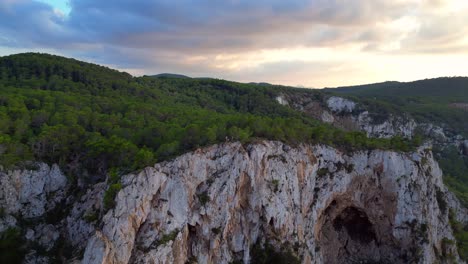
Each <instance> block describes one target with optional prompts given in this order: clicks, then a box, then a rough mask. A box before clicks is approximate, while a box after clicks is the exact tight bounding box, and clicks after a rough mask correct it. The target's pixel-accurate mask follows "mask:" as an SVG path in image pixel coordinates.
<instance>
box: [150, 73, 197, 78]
mask: <svg viewBox="0 0 468 264" xmlns="http://www.w3.org/2000/svg"><path fill="white" fill-rule="evenodd" d="M150 77H154V78H179V79H190V77H188V76H185V75H182V74H176V73H160V74H156V75H151V76H150Z"/></svg>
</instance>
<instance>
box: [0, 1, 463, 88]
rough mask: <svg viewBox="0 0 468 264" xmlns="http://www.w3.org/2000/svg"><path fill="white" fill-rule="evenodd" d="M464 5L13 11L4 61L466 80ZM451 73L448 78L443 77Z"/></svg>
mask: <svg viewBox="0 0 468 264" xmlns="http://www.w3.org/2000/svg"><path fill="white" fill-rule="evenodd" d="M467 36H468V1H465V0H395V1H384V0H374V1H364V0H362V1H358V0H314V1H310V0H292V1H282V0H281V1H280V0H273V1H266V0H265V1H264V0H260V1H247V0H238V1H215V2H214V1H211V0H200V1H197V3H194V2H193V1H189V0H176V1H174V0H173V1H167V0H158V1H150V0H141V1H131V0H117V1H103V0H70V1H62V0H60V1H59V0H40V1H34V0H5V1H2V2H1V3H0V55H2V54H11V53H15V52H22V51H28V50H32V51H44V52H51V53H56V54H60V55H66V56H71V57H76V58H79V59H83V60H86V61H92V62H96V63H100V64H104V65H106V66H110V67H115V68H118V69H121V70H125V71H128V72H130V73H132V74H134V75H143V74H155V73H159V72H175V73H182V74H186V75H190V76H203V77H206V76H210V77H216V78H225V79H231V80H237V81H245V82H250V81H255V82H272V83H280V84H286V85H304V86H308V87H324V86H337V85H349V84H359V83H369V82H376V81H385V80H401V81H409V80H415V79H420V78H430V77H438V76H454V75H468V37H467ZM441 66H443V67H441Z"/></svg>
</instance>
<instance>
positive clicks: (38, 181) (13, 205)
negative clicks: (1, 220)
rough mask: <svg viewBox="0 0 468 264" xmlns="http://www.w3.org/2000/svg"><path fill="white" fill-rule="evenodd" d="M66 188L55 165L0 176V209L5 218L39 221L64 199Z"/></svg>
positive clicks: (63, 179) (2, 173)
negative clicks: (7, 216)
mask: <svg viewBox="0 0 468 264" xmlns="http://www.w3.org/2000/svg"><path fill="white" fill-rule="evenodd" d="M66 185H67V178H66V177H65V175H63V174H62V173H61V171H60V169H59V167H58V166H57V165H53V166H52V167H49V166H48V165H47V164H44V163H38V164H37V169H36V170H14V171H8V172H0V207H1V208H3V210H4V212H5V213H6V214H8V215H20V216H21V217H23V218H26V219H28V218H35V217H40V216H42V215H43V214H44V213H45V212H46V211H47V210H51V209H53V208H54V207H55V205H56V203H57V202H58V201H59V200H61V199H63V198H64V193H65V187H66Z"/></svg>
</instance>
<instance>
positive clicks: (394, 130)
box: [353, 111, 417, 138]
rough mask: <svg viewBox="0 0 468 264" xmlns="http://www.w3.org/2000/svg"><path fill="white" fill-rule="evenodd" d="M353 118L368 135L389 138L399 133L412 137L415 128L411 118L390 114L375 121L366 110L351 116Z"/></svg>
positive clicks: (415, 125) (415, 124)
mask: <svg viewBox="0 0 468 264" xmlns="http://www.w3.org/2000/svg"><path fill="white" fill-rule="evenodd" d="M353 120H354V122H356V123H357V124H358V126H359V128H360V130H362V131H365V132H366V133H367V135H368V136H369V137H378V138H390V137H394V136H396V135H399V136H402V137H405V138H412V137H413V135H414V131H415V130H416V128H417V123H416V122H415V121H414V120H413V119H412V118H408V117H396V116H393V115H390V116H388V118H386V119H385V120H383V121H382V122H376V121H375V120H374V119H373V118H372V117H371V115H370V114H369V112H368V111H364V112H362V113H360V114H359V115H358V116H357V117H353Z"/></svg>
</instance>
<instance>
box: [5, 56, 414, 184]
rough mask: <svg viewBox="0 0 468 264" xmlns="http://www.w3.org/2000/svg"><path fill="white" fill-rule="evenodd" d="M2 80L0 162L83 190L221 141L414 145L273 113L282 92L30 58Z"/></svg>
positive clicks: (12, 63) (16, 60) (11, 61)
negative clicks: (70, 179)
mask: <svg viewBox="0 0 468 264" xmlns="http://www.w3.org/2000/svg"><path fill="white" fill-rule="evenodd" d="M0 76H1V79H0V147H1V148H0V153H1V154H2V155H1V156H0V163H1V164H2V165H3V166H6V167H9V166H14V165H18V164H21V163H22V162H24V161H29V160H41V161H46V162H49V163H59V164H60V165H61V167H62V168H64V169H65V170H66V171H67V172H68V173H69V175H72V176H76V175H80V177H85V175H94V176H93V177H88V178H87V179H86V180H88V181H95V180H96V175H101V176H103V175H105V174H106V173H107V172H108V171H109V169H111V168H113V169H118V170H119V171H120V172H122V173H123V172H125V171H130V170H135V169H139V168H142V167H144V166H146V165H150V164H153V163H154V162H156V161H162V160H166V159H170V158H172V157H174V156H176V155H179V154H181V153H184V152H186V151H189V150H192V149H195V148H197V147H200V146H205V145H209V144H213V143H217V142H224V141H226V140H232V141H234V140H239V141H242V142H247V141H251V140H255V138H266V139H274V140H281V141H284V142H288V143H291V144H296V143H300V142H313V143H323V144H329V145H335V146H338V147H341V148H343V149H347V150H355V149H363V148H381V149H398V150H403V151H407V150H410V149H411V148H412V147H414V145H416V144H418V143H419V142H407V141H404V140H402V139H401V138H394V139H388V140H386V139H369V138H367V137H366V136H365V134H364V133H362V132H343V131H341V130H338V129H335V128H333V127H331V126H328V125H324V124H322V123H320V122H318V121H316V120H314V119H311V118H309V117H306V116H304V115H303V114H301V113H299V112H297V111H294V110H292V109H290V108H288V107H285V106H282V105H280V104H278V103H277V102H276V101H275V99H274V98H275V96H276V95H277V94H279V93H280V91H281V90H282V89H287V88H284V87H275V86H268V87H264V86H258V85H249V84H240V83H234V82H228V81H222V80H215V79H185V78H170V77H165V78H154V77H139V78H134V77H132V76H130V75H129V74H127V73H122V72H118V71H115V70H112V69H108V68H106V67H102V66H98V65H94V64H89V63H84V62H80V61H77V60H73V59H67V58H63V57H58V56H53V55H47V54H35V53H26V54H19V55H12V56H6V57H1V58H0ZM309 92H310V93H313V94H314V96H317V97H320V96H322V94H321V93H319V92H316V91H309ZM114 171H115V170H114ZM98 178H99V177H98Z"/></svg>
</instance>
